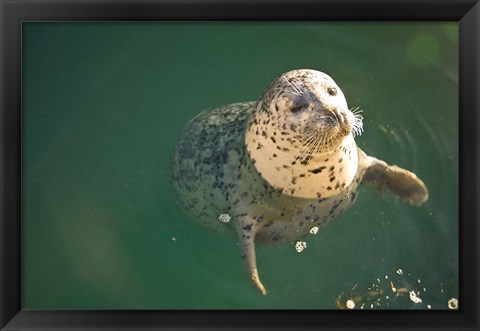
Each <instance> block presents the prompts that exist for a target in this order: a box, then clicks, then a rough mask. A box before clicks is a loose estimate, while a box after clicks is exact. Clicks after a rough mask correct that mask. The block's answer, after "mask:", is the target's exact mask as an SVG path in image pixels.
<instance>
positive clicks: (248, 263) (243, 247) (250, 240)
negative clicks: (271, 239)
mask: <svg viewBox="0 0 480 331" xmlns="http://www.w3.org/2000/svg"><path fill="white" fill-rule="evenodd" d="M255 225H256V222H255V220H254V219H252V218H251V217H249V216H241V217H239V218H238V219H237V220H235V229H236V231H237V236H238V242H239V244H240V254H241V256H242V261H243V264H244V265H245V268H246V270H247V273H248V276H249V278H250V280H251V281H252V283H253V284H254V285H255V286H256V287H257V288H258V289H259V290H260V292H261V293H262V294H263V295H267V290H266V289H265V287H264V286H263V284H262V282H261V281H260V277H259V276H258V270H257V259H256V257H255V233H256V227H255Z"/></svg>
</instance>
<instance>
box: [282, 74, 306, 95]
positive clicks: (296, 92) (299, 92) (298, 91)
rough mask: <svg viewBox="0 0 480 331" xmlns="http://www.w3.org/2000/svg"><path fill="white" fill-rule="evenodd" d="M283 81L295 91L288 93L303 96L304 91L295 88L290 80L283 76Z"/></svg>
mask: <svg viewBox="0 0 480 331" xmlns="http://www.w3.org/2000/svg"><path fill="white" fill-rule="evenodd" d="M283 79H284V80H285V81H286V82H287V83H288V85H290V87H291V88H292V89H293V91H288V92H290V93H292V94H295V95H296V96H301V95H302V91H301V90H300V89H299V88H298V86H297V87H295V86H294V85H293V84H292V83H291V82H290V81H289V80H288V79H287V77H285V76H283Z"/></svg>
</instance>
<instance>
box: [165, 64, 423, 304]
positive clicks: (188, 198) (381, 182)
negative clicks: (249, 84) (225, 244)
mask: <svg viewBox="0 0 480 331" xmlns="http://www.w3.org/2000/svg"><path fill="white" fill-rule="evenodd" d="M362 129H363V127H362V116H361V115H360V114H359V111H358V110H356V111H355V110H353V111H351V110H349V108H348V107H347V102H346V100H345V96H344V95H343V92H342V90H341V89H340V88H339V87H338V86H337V84H336V83H335V82H334V81H333V79H332V78H331V77H330V76H328V75H327V74H325V73H323V72H320V71H316V70H310V69H301V70H293V71H289V72H286V73H284V74H282V75H281V76H279V77H278V78H276V79H275V80H274V81H273V82H272V83H271V84H270V86H269V87H268V88H267V89H266V90H265V92H264V93H263V95H262V96H261V97H260V99H259V100H258V101H256V102H244V103H234V104H230V105H227V106H223V107H219V108H216V109H213V110H211V111H204V112H201V113H200V114H199V115H197V116H196V117H195V118H193V119H192V120H191V121H190V122H189V123H188V125H187V127H186V129H185V131H184V133H183V135H182V136H181V138H180V140H179V142H178V144H177V147H176V150H175V152H174V155H173V158H172V162H171V175H172V185H173V187H174V189H175V191H176V192H177V194H178V199H179V202H180V203H181V205H182V206H183V208H184V209H185V210H186V211H187V213H189V214H190V215H191V216H192V217H193V219H194V220H195V221H197V222H200V223H202V224H204V225H206V226H208V227H210V228H212V229H214V230H216V231H219V232H221V233H225V234H234V235H236V236H237V238H238V242H239V245H240V253H241V258H242V260H243V262H244V265H245V267H246V270H247V273H248V276H249V278H250V279H251V281H252V282H253V284H254V285H255V286H256V287H257V288H258V289H259V291H260V292H261V293H262V294H266V293H267V291H266V289H265V287H264V286H263V284H262V282H261V281H260V278H259V274H258V270H257V262H256V257H255V243H256V242H260V243H267V244H268V243H278V244H282V243H289V242H292V241H295V240H297V239H299V238H301V237H302V236H304V235H306V234H308V233H309V231H310V230H311V229H312V228H313V227H317V228H319V227H322V226H325V225H327V224H328V223H329V222H331V221H332V220H334V219H335V218H337V217H338V216H340V215H341V214H342V213H343V212H345V211H346V210H347V209H348V208H349V207H350V206H351V205H352V204H353V202H354V201H355V199H356V197H357V188H358V186H359V185H360V184H361V183H365V184H370V185H373V186H374V187H375V188H376V189H377V190H379V191H383V190H385V189H388V190H390V191H392V192H394V193H395V194H396V195H398V196H399V197H400V198H402V199H403V200H405V201H406V202H408V203H410V204H412V205H416V206H418V205H420V204H422V203H424V202H425V201H426V200H427V199H428V190H427V188H426V186H425V184H424V183H423V182H422V181H421V180H420V179H419V178H418V177H417V176H416V175H415V174H414V173H412V172H410V171H408V170H405V169H402V168H400V167H397V166H394V165H388V164H387V163H385V162H384V161H381V160H378V159H376V158H374V157H371V156H367V155H366V154H365V153H364V152H363V151H362V150H361V149H360V148H358V147H357V145H356V144H355V140H354V137H355V136H357V135H359V134H360V133H361V132H362Z"/></svg>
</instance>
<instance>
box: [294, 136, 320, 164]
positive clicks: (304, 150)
mask: <svg viewBox="0 0 480 331" xmlns="http://www.w3.org/2000/svg"><path fill="white" fill-rule="evenodd" d="M316 138H317V134H316V133H313V134H310V135H309V136H308V137H307V141H306V142H305V143H304V144H303V145H301V146H300V147H299V148H298V150H297V152H296V153H295V156H294V160H299V159H302V160H301V162H302V163H303V162H305V159H304V156H305V154H306V153H307V151H308V150H309V148H310V146H311V145H312V144H313V142H315V139H316ZM306 162H307V163H308V161H306Z"/></svg>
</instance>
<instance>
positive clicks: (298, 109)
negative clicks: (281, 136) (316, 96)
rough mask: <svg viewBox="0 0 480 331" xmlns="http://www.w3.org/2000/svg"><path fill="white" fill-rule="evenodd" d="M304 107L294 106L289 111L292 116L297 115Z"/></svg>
mask: <svg viewBox="0 0 480 331" xmlns="http://www.w3.org/2000/svg"><path fill="white" fill-rule="evenodd" d="M303 108H304V106H302V105H296V106H292V107H291V108H290V111H291V112H292V113H293V114H296V113H299V112H301V111H302V110H303Z"/></svg>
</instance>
